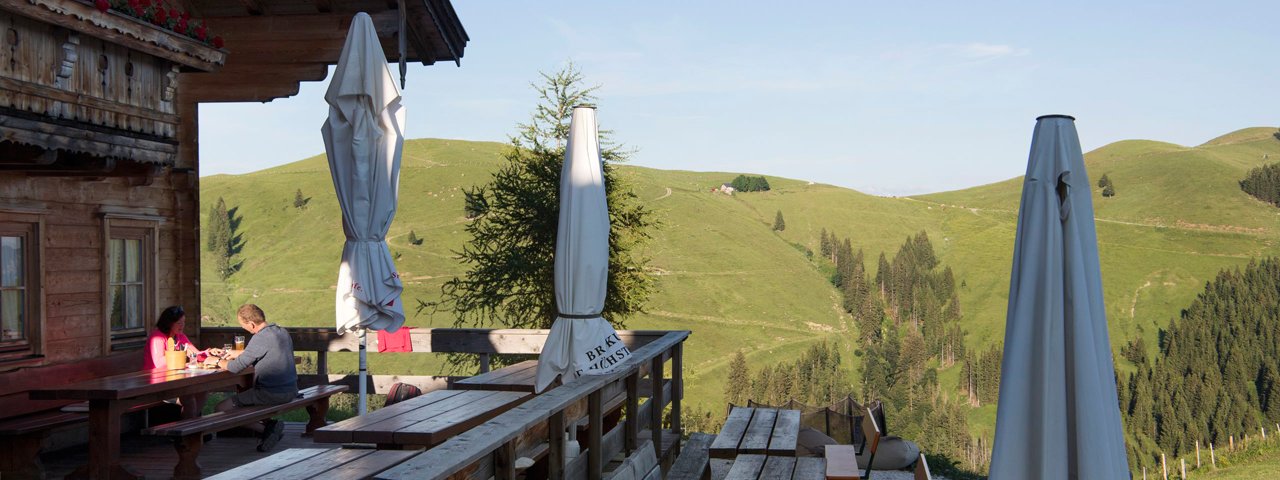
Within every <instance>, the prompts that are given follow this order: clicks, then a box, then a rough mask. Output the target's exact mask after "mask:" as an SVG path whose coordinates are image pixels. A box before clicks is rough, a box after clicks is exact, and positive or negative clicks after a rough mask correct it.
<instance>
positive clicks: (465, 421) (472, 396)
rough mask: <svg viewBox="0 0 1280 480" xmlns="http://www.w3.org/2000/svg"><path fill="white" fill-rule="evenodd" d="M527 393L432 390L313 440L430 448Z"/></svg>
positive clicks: (318, 432) (327, 429)
mask: <svg viewBox="0 0 1280 480" xmlns="http://www.w3.org/2000/svg"><path fill="white" fill-rule="evenodd" d="M530 397H532V394H529V393H522V392H501V391H482V390H434V391H430V392H427V393H424V394H422V395H419V396H417V397H413V398H410V399H408V400H405V401H403V402H400V403H397V404H395V405H391V406H388V407H385V408H382V409H379V410H376V411H373V412H370V413H367V414H365V415H361V416H358V417H353V418H349V419H346V420H343V421H341V422H338V423H335V424H333V425H329V426H326V427H323V428H320V429H318V430H316V432H315V441H316V442H324V443H374V444H377V445H378V447H379V448H394V449H400V448H405V447H407V446H423V447H428V448H430V447H433V446H436V445H438V444H440V443H441V442H444V441H445V440H448V439H449V438H450V437H453V436H454V435H457V434H459V433H461V432H463V431H466V430H468V429H470V428H471V427H474V426H476V425H479V424H481V423H484V422H485V421H488V420H489V419H490V418H493V417H496V416H498V415H499V414H501V413H502V412H505V411H507V410H510V409H512V408H515V407H516V406H517V405H520V404H521V403H523V402H524V401H525V400H527V399H529V398H530Z"/></svg>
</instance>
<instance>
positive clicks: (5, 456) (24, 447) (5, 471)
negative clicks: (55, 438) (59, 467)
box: [0, 430, 49, 479]
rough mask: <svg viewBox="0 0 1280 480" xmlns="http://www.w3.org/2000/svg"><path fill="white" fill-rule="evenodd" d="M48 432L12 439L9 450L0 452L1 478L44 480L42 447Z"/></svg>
mask: <svg viewBox="0 0 1280 480" xmlns="http://www.w3.org/2000/svg"><path fill="white" fill-rule="evenodd" d="M48 433H49V432H48V431H47V430H44V431H39V432H33V433H28V434H25V435H17V436H14V437H11V438H12V440H13V442H12V443H11V444H10V445H11V446H10V447H9V448H6V449H4V450H5V451H4V452H0V477H3V478H6V479H8V478H44V465H42V464H41V463H40V445H41V444H43V443H44V437H45V436H46V435H48Z"/></svg>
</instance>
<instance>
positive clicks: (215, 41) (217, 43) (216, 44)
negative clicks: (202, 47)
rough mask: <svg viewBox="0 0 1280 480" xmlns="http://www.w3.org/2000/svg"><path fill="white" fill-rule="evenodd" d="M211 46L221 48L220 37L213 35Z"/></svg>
mask: <svg viewBox="0 0 1280 480" xmlns="http://www.w3.org/2000/svg"><path fill="white" fill-rule="evenodd" d="M213 48H222V37H213Z"/></svg>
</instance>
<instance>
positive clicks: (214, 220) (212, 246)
mask: <svg viewBox="0 0 1280 480" xmlns="http://www.w3.org/2000/svg"><path fill="white" fill-rule="evenodd" d="M208 223H209V226H208V230H207V231H206V232H205V238H206V239H207V242H206V244H205V246H206V247H207V248H208V250H209V251H210V252H214V253H215V254H216V253H218V252H219V251H220V250H224V251H225V250H226V249H227V248H228V245H230V244H231V224H230V218H229V215H228V214H227V202H226V201H224V200H223V199H222V197H218V202H217V203H215V204H214V206H213V207H210V208H209V219H208Z"/></svg>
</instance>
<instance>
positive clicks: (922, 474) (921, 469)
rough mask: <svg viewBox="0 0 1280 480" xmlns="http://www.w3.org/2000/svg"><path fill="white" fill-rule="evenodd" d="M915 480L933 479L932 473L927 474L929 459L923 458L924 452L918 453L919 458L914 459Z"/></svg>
mask: <svg viewBox="0 0 1280 480" xmlns="http://www.w3.org/2000/svg"><path fill="white" fill-rule="evenodd" d="M915 480H933V475H930V474H929V461H928V460H925V459H924V454H923V453H921V454H920V459H919V460H916V477H915Z"/></svg>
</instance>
